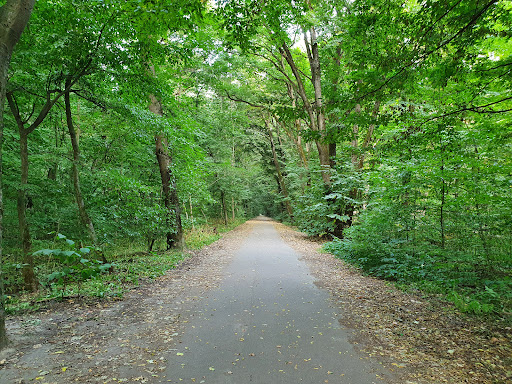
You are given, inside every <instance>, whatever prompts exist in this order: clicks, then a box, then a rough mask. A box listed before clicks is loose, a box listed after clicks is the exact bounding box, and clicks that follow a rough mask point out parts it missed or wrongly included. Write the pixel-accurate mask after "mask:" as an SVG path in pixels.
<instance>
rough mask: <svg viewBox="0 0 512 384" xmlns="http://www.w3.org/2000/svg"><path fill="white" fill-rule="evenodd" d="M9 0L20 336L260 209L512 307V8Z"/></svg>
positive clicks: (11, 184)
mask: <svg viewBox="0 0 512 384" xmlns="http://www.w3.org/2000/svg"><path fill="white" fill-rule="evenodd" d="M0 5H1V8H0V20H1V21H2V22H1V23H0V24H1V26H0V29H1V30H0V49H1V50H2V53H1V54H0V56H1V63H0V64H1V65H0V67H1V68H2V71H1V72H2V76H1V78H0V80H1V81H0V85H1V86H0V91H1V92H0V96H1V98H0V101H1V105H0V106H2V108H0V110H1V113H0V178H1V180H0V241H1V248H0V263H1V276H0V289H1V295H0V296H1V306H0V329H4V325H3V323H4V321H5V316H6V314H12V313H21V312H23V311H30V310H37V308H38V303H41V302H44V301H45V300H50V299H59V298H64V297H71V296H73V295H92V296H97V297H112V296H119V295H122V289H123V286H124V284H125V283H127V282H131V283H133V284H136V283H137V281H138V279H139V278H140V277H141V276H145V277H152V276H156V275H158V274H159V273H163V272H165V270H167V269H169V268H172V267H173V266H174V265H175V264H176V263H177V262H178V260H180V259H181V258H183V257H184V253H183V252H184V249H186V248H194V247H200V246H201V245H202V244H204V243H208V242H211V241H213V240H215V239H217V238H218V237H219V236H220V235H219V233H220V232H221V231H224V230H228V229H229V228H232V227H233V226H235V225H237V224H239V223H241V222H242V221H244V220H246V219H248V218H252V217H255V216H258V215H265V216H269V217H272V218H275V219H277V220H279V221H282V222H284V223H287V224H289V225H293V226H296V227H297V228H299V229H300V230H301V231H304V232H306V233H307V234H308V235H310V236H311V237H315V238H320V239H322V240H324V241H326V244H325V245H324V248H325V250H326V251H328V252H330V253H333V254H335V255H336V256H337V257H339V258H341V259H344V260H346V261H347V262H349V263H352V264H354V265H355V266H356V267H357V268H359V269H361V270H362V271H364V272H365V273H368V274H371V275H374V276H376V277H379V278H382V279H387V280H390V281H392V282H394V283H395V284H397V285H399V286H401V287H402V288H403V289H406V290H409V289H411V290H421V291H422V292H424V293H425V294H435V295H443V297H444V298H445V299H446V300H449V301H451V302H453V303H454V304H455V306H456V307H457V308H458V309H459V310H460V311H462V312H467V313H469V314H471V315H473V316H486V317H492V318H497V319H501V320H503V319H507V318H508V321H510V318H511V317H510V315H511V313H512V273H511V272H512V204H511V199H512V91H511V89H512V88H511V87H512V72H511V71H512V3H511V2H510V1H506V0H485V1H482V0H424V1H418V0H400V1H398V0H352V1H348V0H299V1H283V0H273V1H267V0H222V1H211V2H208V1H205V0H191V1H183V0H122V1H119V0H116V1H114V0H39V1H35V0H20V1H14V0H3V1H0ZM4 333H5V331H4ZM0 336H1V337H0V340H4V341H5V334H3V335H0ZM4 341H2V343H3V342H4Z"/></svg>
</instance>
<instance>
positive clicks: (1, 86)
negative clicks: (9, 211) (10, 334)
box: [0, 0, 35, 349]
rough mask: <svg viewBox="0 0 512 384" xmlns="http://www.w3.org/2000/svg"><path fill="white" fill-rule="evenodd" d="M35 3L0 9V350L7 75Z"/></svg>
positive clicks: (1, 335)
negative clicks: (3, 155)
mask: <svg viewBox="0 0 512 384" xmlns="http://www.w3.org/2000/svg"><path fill="white" fill-rule="evenodd" d="M34 3H35V0H21V1H20V0H7V2H6V3H5V4H4V5H3V6H2V7H0V349H2V348H3V347H5V346H6V345H7V342H8V340H7V333H6V330H5V306H4V297H5V295H4V279H3V275H2V265H3V253H2V250H3V248H2V239H3V211H4V210H3V192H2V191H3V184H2V174H3V167H2V164H3V163H2V160H3V158H2V153H3V151H2V149H3V141H4V102H5V92H6V85H7V75H8V70H9V64H10V62H11V55H12V51H13V49H14V46H15V45H16V43H17V42H18V40H19V39H20V37H21V33H22V32H23V30H24V29H25V26H26V25H27V23H28V20H29V19H30V14H31V13H32V8H33V7H34Z"/></svg>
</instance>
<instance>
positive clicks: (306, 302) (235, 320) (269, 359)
mask: <svg viewBox="0 0 512 384" xmlns="http://www.w3.org/2000/svg"><path fill="white" fill-rule="evenodd" d="M314 280H315V279H314V278H313V276H311V274H310V271H309V269H308V267H307V265H306V264H305V263H304V262H303V261H301V260H300V256H299V255H298V254H297V253H296V252H295V251H294V250H293V249H292V248H290V247H289V246H288V245H286V244H285V243H284V242H283V241H282V240H281V238H280V237H279V234H278V233H277V231H276V230H275V228H274V226H273V224H272V222H271V221H269V220H266V219H265V218H260V220H257V221H256V222H255V225H254V229H253V231H252V232H251V233H250V235H249V236H248V237H247V239H246V240H245V242H244V244H243V246H242V247H241V249H239V251H238V252H237V254H236V256H235V258H234V259H233V261H232V263H231V264H230V265H229V266H228V267H227V269H226V273H225V278H224V279H223V282H222V283H221V285H220V286H219V287H218V288H217V289H215V290H212V291H210V292H209V294H208V296H207V297H205V298H204V299H203V300H201V301H200V302H199V303H198V304H197V305H196V306H195V308H193V315H192V316H191V317H190V321H189V322H188V323H187V325H186V328H185V331H184V333H183V334H182V336H181V340H180V343H179V344H178V345H177V348H176V350H173V351H171V352H170V355H169V357H168V359H167V361H168V364H167V367H166V370H165V372H164V375H165V377H166V380H167V382H195V383H209V384H213V383H223V384H229V383H237V384H242V383H261V384H263V383H264V384H277V383H311V384H317V383H344V384H359V383H361V384H370V383H385V382H391V381H393V380H392V375H391V374H390V372H389V371H388V370H386V369H385V368H384V367H383V366H382V365H381V364H380V363H379V362H378V361H375V360H373V359H370V358H369V357H368V356H367V355H365V354H364V353H362V352H359V351H357V350H356V349H355V348H354V346H353V345H352V344H351V342H350V337H351V331H350V330H348V329H345V328H343V327H342V326H341V325H340V324H339V323H338V320H337V319H338V318H339V317H340V309H339V308H337V307H336V306H335V305H334V303H333V301H332V299H331V298H330V296H329V294H328V293H327V292H326V291H324V290H323V289H320V288H318V287H317V286H316V285H315V283H314Z"/></svg>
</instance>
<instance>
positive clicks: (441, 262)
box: [324, 239, 512, 322]
mask: <svg viewBox="0 0 512 384" xmlns="http://www.w3.org/2000/svg"><path fill="white" fill-rule="evenodd" d="M324 250H325V251H327V252H330V253H332V254H334V255H335V256H336V257H338V258H340V259H343V260H345V261H347V262H348V263H350V264H352V265H354V266H356V267H358V268H360V269H361V270H362V271H363V272H364V273H367V274H369V275H372V276H376V277H378V278H381V279H385V280H388V281H392V282H394V283H395V284H396V286H397V287H398V288H400V289H402V290H404V291H419V292H421V293H424V294H428V295H437V296H440V297H441V298H443V299H445V300H447V301H449V302H452V303H453V304H454V305H455V307H456V308H457V309H458V310H459V311H461V312H464V313H467V314H471V315H476V316H491V317H499V318H502V319H504V320H506V321H507V322H512V316H511V313H512V276H511V273H510V266H509V265H508V264H506V263H502V264H501V265H497V264H494V265H483V264H481V263H478V259H477V258H475V257H471V256H466V255H463V254H461V255H458V257H456V255H454V254H453V253H452V254H450V258H449V259H448V258H447V257H443V255H432V254H428V253H422V252H420V251H419V250H416V253H415V254H412V253H411V252H404V251H403V250H402V249H401V248H400V247H397V246H393V245H387V244H376V243H373V244H370V242H368V241H367V242H355V241H353V240H352V239H345V240H340V239H335V240H334V241H332V242H329V243H327V244H326V245H324Z"/></svg>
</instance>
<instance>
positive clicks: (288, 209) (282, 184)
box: [265, 120, 293, 219]
mask: <svg viewBox="0 0 512 384" xmlns="http://www.w3.org/2000/svg"><path fill="white" fill-rule="evenodd" d="M265 124H266V126H267V129H268V137H269V141H270V148H271V149H272V159H273V161H274V167H275V168H276V173H277V183H278V185H279V190H280V191H281V193H282V194H283V197H284V207H285V208H286V212H287V213H288V216H290V219H293V209H292V206H291V204H290V201H289V200H288V189H287V188H286V184H285V182H284V177H283V173H282V172H281V165H280V164H279V159H278V157H277V151H276V146H275V144H274V137H273V134H272V127H271V126H270V122H269V121H267V120H265Z"/></svg>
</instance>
